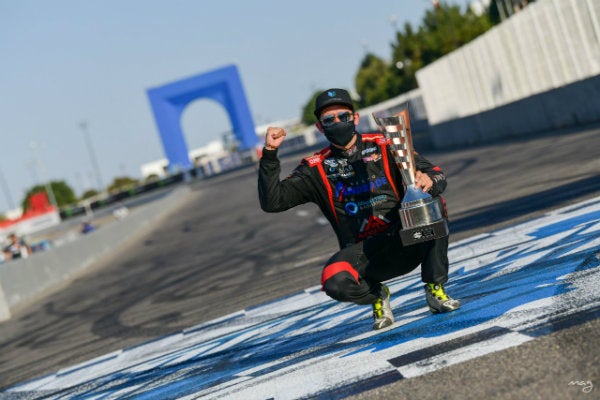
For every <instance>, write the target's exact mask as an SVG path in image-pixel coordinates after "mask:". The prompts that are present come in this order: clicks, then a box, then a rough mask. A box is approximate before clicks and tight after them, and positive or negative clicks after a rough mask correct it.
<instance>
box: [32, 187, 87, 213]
mask: <svg viewBox="0 0 600 400" xmlns="http://www.w3.org/2000/svg"><path fill="white" fill-rule="evenodd" d="M50 188H51V190H52V193H53V194H54V198H55V199H56V203H57V206H58V207H59V208H60V207H63V206H66V205H68V204H72V203H75V202H76V201H77V197H75V193H74V192H73V189H72V188H71V187H70V186H69V185H68V184H67V183H66V182H65V181H51V182H50ZM39 192H46V186H45V185H36V186H34V187H33V188H31V189H29V190H28V191H27V193H26V194H25V199H24V200H23V201H22V202H21V206H22V207H23V210H27V208H28V207H29V199H30V198H31V195H33V194H35V193H39ZM46 195H47V196H48V200H50V199H51V195H50V194H48V193H46Z"/></svg>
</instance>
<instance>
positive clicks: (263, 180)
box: [258, 149, 314, 212]
mask: <svg viewBox="0 0 600 400" xmlns="http://www.w3.org/2000/svg"><path fill="white" fill-rule="evenodd" d="M280 173H281V163H280V161H279V158H278V157H277V150H267V149H264V150H263V156H262V158H261V159H260V163H259V169H258V198H259V200H260V207H261V208H262V209H263V211H266V212H281V211H285V210H288V209H290V208H292V207H295V206H297V205H300V204H304V203H307V202H310V201H314V199H313V193H314V191H313V188H312V186H313V184H312V178H311V176H310V173H309V171H308V167H307V166H305V165H303V164H301V165H299V166H298V167H296V169H295V170H294V171H293V172H292V173H291V175H290V176H288V177H287V178H285V179H283V180H281V181H280V180H279V175H280Z"/></svg>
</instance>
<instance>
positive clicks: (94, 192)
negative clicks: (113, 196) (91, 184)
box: [80, 189, 100, 200]
mask: <svg viewBox="0 0 600 400" xmlns="http://www.w3.org/2000/svg"><path fill="white" fill-rule="evenodd" d="M99 194H100V192H98V191H97V190H96V189H88V190H86V191H85V192H83V194H82V195H81V198H80V200H86V199H89V198H91V197H94V196H98V195H99Z"/></svg>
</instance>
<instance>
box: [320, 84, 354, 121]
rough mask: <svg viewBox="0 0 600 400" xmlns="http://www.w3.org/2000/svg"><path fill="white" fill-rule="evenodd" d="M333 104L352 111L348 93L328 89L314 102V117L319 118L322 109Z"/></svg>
mask: <svg viewBox="0 0 600 400" xmlns="http://www.w3.org/2000/svg"><path fill="white" fill-rule="evenodd" d="M334 104H341V105H344V106H347V107H349V108H350V109H351V110H352V111H354V104H353V103H352V98H351V97H350V93H348V91H346V90H344V89H328V90H326V91H324V92H323V93H321V94H320V95H318V96H317V99H316V100H315V116H316V117H317V118H319V115H321V111H323V109H324V108H326V107H329V106H331V105H334Z"/></svg>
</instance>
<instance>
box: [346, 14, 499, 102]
mask: <svg viewBox="0 0 600 400" xmlns="http://www.w3.org/2000/svg"><path fill="white" fill-rule="evenodd" d="M497 22H498V18H497V10H496V9H495V8H490V9H489V10H488V13H487V14H483V15H481V16H477V15H475V14H474V13H473V12H472V11H471V10H470V9H467V10H466V11H464V12H461V10H460V7H459V6H457V5H448V4H447V3H445V2H441V3H440V5H439V6H438V7H434V8H432V9H429V10H427V11H426V12H425V15H424V17H423V19H422V22H421V25H420V26H419V27H418V28H416V29H415V28H414V27H413V26H412V25H411V24H410V23H406V24H404V25H403V26H402V28H401V29H399V30H398V31H397V32H396V35H395V38H394V41H393V42H392V44H391V61H390V62H387V63H386V62H385V61H384V60H382V59H380V58H378V57H377V56H375V55H373V54H367V55H366V56H365V58H364V59H363V61H362V62H361V65H360V68H359V70H358V72H357V74H356V78H355V86H356V91H357V92H358V94H359V96H360V103H361V104H360V105H361V106H362V107H368V106H371V105H374V104H377V103H380V102H382V101H384V100H388V99H390V98H392V97H395V96H398V95H400V94H402V93H406V92H408V91H410V90H412V89H416V88H417V87H418V83H417V78H416V72H417V71H418V70H419V69H421V68H423V67H424V66H426V65H428V64H431V63H432V62H434V61H436V60H437V59H439V58H440V57H443V56H444V55H446V54H448V53H450V52H452V51H454V50H456V49H457V48H459V47H461V46H462V45H464V44H466V43H468V42H470V41H471V40H473V39H475V38H476V37H477V36H479V35H481V34H482V33H484V32H485V31H487V30H488V29H490V28H491V27H492V26H493V25H494V24H495V23H497Z"/></svg>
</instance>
